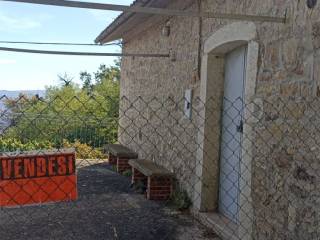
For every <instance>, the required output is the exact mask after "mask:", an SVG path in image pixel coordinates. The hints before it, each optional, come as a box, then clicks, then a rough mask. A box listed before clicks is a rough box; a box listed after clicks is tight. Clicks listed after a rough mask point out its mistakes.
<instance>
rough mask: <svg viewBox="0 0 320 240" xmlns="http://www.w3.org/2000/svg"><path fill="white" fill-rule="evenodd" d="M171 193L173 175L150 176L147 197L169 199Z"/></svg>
mask: <svg viewBox="0 0 320 240" xmlns="http://www.w3.org/2000/svg"><path fill="white" fill-rule="evenodd" d="M171 193H172V178H171V177H166V176H165V177H148V187H147V198H148V199H149V200H168V199H169V198H170V196H171Z"/></svg>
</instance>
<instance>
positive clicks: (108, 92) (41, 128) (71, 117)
mask: <svg viewBox="0 0 320 240" xmlns="http://www.w3.org/2000/svg"><path fill="white" fill-rule="evenodd" d="M93 74H94V78H95V82H94V83H93V82H92V75H91V74H90V73H88V72H85V71H84V72H81V73H80V80H81V81H82V83H83V84H82V86H81V87H80V86H78V85H76V84H74V83H73V82H72V81H73V79H71V78H70V77H69V76H68V75H67V74H65V75H64V76H63V77H60V80H61V81H62V82H63V84H62V85H60V86H51V87H48V88H47V90H46V96H45V97H44V98H37V97H33V98H30V97H26V96H24V97H23V99H22V100H21V99H20V100H19V99H13V100H9V101H8V102H7V104H6V106H7V108H9V109H10V112H12V113H13V114H12V123H14V125H11V128H9V129H8V130H7V131H6V136H7V137H10V138H16V139H20V140H21V142H22V143H26V142H29V141H39V142H41V141H50V142H52V143H53V145H54V146H56V147H59V146H62V145H63V141H64V140H67V141H68V142H70V143H74V142H76V141H77V140H79V141H80V142H81V143H85V144H88V145H90V146H92V147H101V146H102V145H103V144H105V143H112V142H116V141H117V132H118V117H119V96H120V90H119V82H120V81H119V80H120V68H119V65H114V66H111V67H106V66H105V65H101V66H100V67H99V69H98V70H97V72H96V73H93ZM88 93H90V94H88Z"/></svg>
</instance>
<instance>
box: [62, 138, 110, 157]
mask: <svg viewBox="0 0 320 240" xmlns="http://www.w3.org/2000/svg"><path fill="white" fill-rule="evenodd" d="M63 147H64V148H74V149H75V150H76V154H77V158H79V159H105V158H107V156H106V155H105V154H103V153H102V152H101V151H100V150H99V149H96V148H93V147H91V146H89V145H87V144H85V143H81V142H80V141H78V140H76V141H75V142H74V143H70V142H68V141H67V140H63Z"/></svg>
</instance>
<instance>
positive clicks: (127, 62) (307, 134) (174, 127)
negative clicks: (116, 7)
mask: <svg viewBox="0 0 320 240" xmlns="http://www.w3.org/2000/svg"><path fill="white" fill-rule="evenodd" d="M181 2H184V1H182V0H180V1H178V0H177V1H172V3H171V4H170V5H169V6H168V8H175V7H176V6H178V5H179V3H181ZM199 8H200V9H202V10H205V11H214V12H231V13H239V14H241V13H245V14H253V15H270V16H283V15H284V13H285V12H287V15H288V17H289V18H290V20H289V21H288V22H287V23H286V24H278V23H264V22H255V23H254V24H255V26H256V29H257V37H256V39H255V41H256V42H258V44H259V53H258V63H257V69H258V72H257V76H256V85H255V89H254V97H253V99H252V101H255V100H257V99H259V100H260V102H261V106H260V107H261V109H263V110H262V114H260V115H261V118H260V119H259V121H258V122H257V123H256V124H253V125H251V127H252V129H253V130H254V132H255V134H253V135H251V136H250V141H251V142H254V147H253V154H252V170H251V173H250V174H251V175H252V181H251V189H252V193H251V197H252V200H250V201H252V205H253V215H252V225H253V230H252V236H253V239H263V240H264V239H269V240H275V239H279V240H280V239H292V240H298V239H299V240H300V239H319V236H320V225H319V221H320V200H319V199H320V189H319V182H320V164H319V154H320V149H319V147H318V143H319V140H320V139H319V138H320V132H319V129H318V128H317V126H318V124H319V123H320V121H319V117H317V115H316V113H317V111H318V110H320V109H319V106H320V104H319V102H318V98H319V97H320V67H319V66H320V6H319V4H318V5H316V7H315V8H314V9H309V8H308V7H307V4H306V1H304V0H202V1H191V4H190V5H189V6H188V7H187V8H186V10H197V9H199ZM233 22H234V21H232V20H219V19H203V20H199V19H198V18H181V17H170V18H168V19H166V21H162V22H159V23H158V24H156V25H154V26H152V27H150V28H148V29H147V30H146V31H145V32H143V34H139V35H136V36H132V37H127V39H126V38H125V39H123V40H124V43H125V44H124V52H160V53H161V52H168V51H170V50H173V51H174V52H175V54H176V61H171V60H170V59H167V60H164V59H156V58H150V59H141V58H133V57H132V58H123V59H122V76H121V96H122V97H125V99H124V100H123V101H122V104H121V111H120V112H121V113H122V115H121V116H120V118H121V123H120V124H121V128H120V141H121V142H122V143H123V144H127V145H129V146H130V147H131V148H133V149H134V150H135V151H137V152H139V156H140V157H141V158H144V157H147V158H152V159H153V160H154V161H156V162H158V163H160V164H162V165H164V166H166V167H167V168H168V169H170V170H172V171H173V172H175V174H176V176H177V178H178V180H179V183H180V184H181V186H182V187H183V188H185V189H186V190H187V191H188V192H189V195H190V197H191V198H192V199H195V197H197V196H194V195H195V194H197V193H195V191H194V189H193V187H194V185H195V184H196V182H197V181H201V180H203V179H202V178H201V176H199V175H197V174H196V172H195V168H196V164H197V161H196V158H197V148H198V144H199V143H198V142H197V134H198V130H199V124H200V123H199V119H197V116H196V115H194V116H193V117H192V119H191V120H189V119H186V118H183V116H182V115H183V113H182V112H183V103H184V101H183V97H184V93H185V90H186V89H192V90H193V93H194V94H193V101H194V103H193V107H194V108H195V109H201V105H202V104H201V103H199V102H197V98H198V97H199V96H200V85H201V81H200V79H201V75H200V69H201V58H202V56H203V46H204V44H205V42H206V40H207V39H208V38H209V37H210V36H211V35H212V34H213V33H215V32H216V31H217V30H218V29H222V28H223V27H224V26H227V25H228V24H231V23H233ZM164 25H168V26H170V34H169V36H164V35H163V34H162V29H163V27H164ZM199 54H200V55H199ZM139 96H141V97H142V99H144V101H139V100H137V98H138V97H139ZM171 100H172V101H171ZM147 101H149V102H147ZM132 102H134V107H135V108H134V109H130V108H129V106H130V104H131V103H132ZM161 106H162V108H161ZM181 108H182V110H181ZM199 111H200V110H199ZM168 112H169V114H168ZM128 116H130V119H135V121H134V124H132V123H131V122H130V121H129V120H128ZM126 119H127V120H126ZM177 122H178V123H177ZM146 123H149V125H147V124H146ZM121 129H122V130H121ZM155 129H156V130H155ZM123 130H125V131H123ZM214 144H215V145H214ZM218 145H219V143H213V145H212V147H213V148H219V146H218ZM205 184H208V185H210V184H212V183H210V181H207V182H206V183H205ZM199 197H200V196H199ZM248 201H249V200H248ZM240 207H241V206H240Z"/></svg>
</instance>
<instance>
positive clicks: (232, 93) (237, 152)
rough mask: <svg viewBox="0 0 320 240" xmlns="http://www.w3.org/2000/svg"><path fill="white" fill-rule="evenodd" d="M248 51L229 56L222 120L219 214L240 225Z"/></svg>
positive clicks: (244, 49) (235, 51)
mask: <svg viewBox="0 0 320 240" xmlns="http://www.w3.org/2000/svg"><path fill="white" fill-rule="evenodd" d="M246 52H247V50H246V47H240V48H237V49H235V50H233V51H232V52H230V53H229V54H227V56H226V63H225V84H224V101H223V113H222V114H223V117H222V132H221V133H222V135H221V155H220V185H219V212H220V213H221V214H223V215H224V216H226V217H227V218H229V219H230V220H232V221H234V222H238V212H239V177H240V172H239V171H240V160H241V139H242V127H243V126H242V125H243V124H242V116H243V96H244V80H245V68H246Z"/></svg>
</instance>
